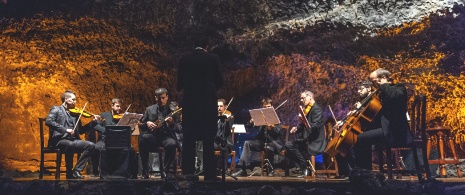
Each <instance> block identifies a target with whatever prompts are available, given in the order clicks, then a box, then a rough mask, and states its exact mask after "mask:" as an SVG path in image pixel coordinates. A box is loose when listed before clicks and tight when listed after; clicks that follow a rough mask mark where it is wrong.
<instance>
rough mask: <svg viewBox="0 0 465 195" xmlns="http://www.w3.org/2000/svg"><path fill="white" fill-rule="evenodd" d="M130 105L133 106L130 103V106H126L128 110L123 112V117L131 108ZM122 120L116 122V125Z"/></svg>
mask: <svg viewBox="0 0 465 195" xmlns="http://www.w3.org/2000/svg"><path fill="white" fill-rule="evenodd" d="M130 107H131V104H129V106H128V107H127V108H126V110H125V111H124V112H123V117H124V115H125V114H126V113H127V112H128V110H129V108H130ZM112 112H113V111H112ZM120 121H121V120H119V121H118V123H116V126H118V124H119V122H120Z"/></svg>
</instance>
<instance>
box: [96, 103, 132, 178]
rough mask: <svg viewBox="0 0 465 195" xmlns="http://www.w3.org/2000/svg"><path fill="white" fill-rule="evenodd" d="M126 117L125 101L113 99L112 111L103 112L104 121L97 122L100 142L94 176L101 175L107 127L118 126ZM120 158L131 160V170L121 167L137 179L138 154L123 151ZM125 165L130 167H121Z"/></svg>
mask: <svg viewBox="0 0 465 195" xmlns="http://www.w3.org/2000/svg"><path fill="white" fill-rule="evenodd" d="M122 115H124V110H123V100H121V99H119V98H113V99H111V111H108V112H102V113H101V114H100V116H101V117H102V118H103V119H104V120H100V121H97V125H95V127H94V130H95V131H97V133H98V141H97V143H95V152H94V154H93V155H92V165H93V173H94V176H98V175H99V169H98V168H99V159H100V151H101V150H102V149H104V148H105V127H106V126H109V125H117V124H118V122H119V120H120V119H121V118H122V117H121V116H122ZM118 152H119V153H120V154H119V157H120V158H118V159H130V160H129V167H130V170H128V167H119V169H120V170H124V172H125V171H129V172H130V173H129V174H130V177H132V178H133V179H135V178H137V164H138V163H137V161H136V160H137V159H136V153H135V151H134V150H131V151H129V152H128V151H126V150H121V151H118ZM107 154H108V155H110V153H109V152H108V151H107ZM126 155H130V158H125V157H127V156H126ZM123 165H128V163H124V162H123V163H121V166H123Z"/></svg>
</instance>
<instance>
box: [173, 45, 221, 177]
mask: <svg viewBox="0 0 465 195" xmlns="http://www.w3.org/2000/svg"><path fill="white" fill-rule="evenodd" d="M195 42H196V43H195V46H196V47H197V48H195V50H194V51H192V52H189V53H188V54H186V55H184V56H183V57H182V58H181V59H180V60H179V67H178V83H177V89H178V90H179V91H181V90H183V95H184V96H183V103H182V105H183V129H182V131H183V136H184V140H183V150H182V151H183V153H182V156H183V158H182V172H183V174H184V175H186V174H194V172H195V148H196V141H197V140H198V141H202V142H203V146H204V147H203V158H204V162H205V163H204V165H205V166H204V171H205V173H204V175H205V180H207V181H214V180H216V168H215V163H214V159H215V155H214V148H213V147H214V146H213V142H214V139H215V136H216V132H217V129H218V127H217V120H218V116H217V115H218V112H217V108H216V107H217V105H216V104H215V102H216V100H217V95H216V91H217V90H218V89H220V88H221V87H222V86H223V76H222V72H221V71H220V60H219V57H218V56H217V55H215V54H211V53H208V52H207V51H208V40H207V38H204V37H202V36H198V37H197V40H196V41H195Z"/></svg>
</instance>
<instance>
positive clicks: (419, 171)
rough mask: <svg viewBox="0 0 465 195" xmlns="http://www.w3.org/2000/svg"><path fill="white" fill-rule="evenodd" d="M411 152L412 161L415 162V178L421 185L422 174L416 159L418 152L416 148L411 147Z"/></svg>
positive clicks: (418, 160) (418, 161)
mask: <svg viewBox="0 0 465 195" xmlns="http://www.w3.org/2000/svg"><path fill="white" fill-rule="evenodd" d="M412 150H413V160H414V162H415V170H416V172H417V173H416V174H417V177H418V181H419V182H420V183H422V182H423V174H422V172H421V169H420V159H419V157H418V151H417V148H416V147H413V148H412ZM425 167H426V166H425Z"/></svg>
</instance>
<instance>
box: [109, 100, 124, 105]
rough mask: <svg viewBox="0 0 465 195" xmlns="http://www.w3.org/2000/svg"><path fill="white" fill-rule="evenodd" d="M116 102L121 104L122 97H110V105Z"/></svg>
mask: <svg viewBox="0 0 465 195" xmlns="http://www.w3.org/2000/svg"><path fill="white" fill-rule="evenodd" d="M116 103H120V104H123V100H122V99H119V98H113V99H111V105H112V106H113V105H115V104H116Z"/></svg>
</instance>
